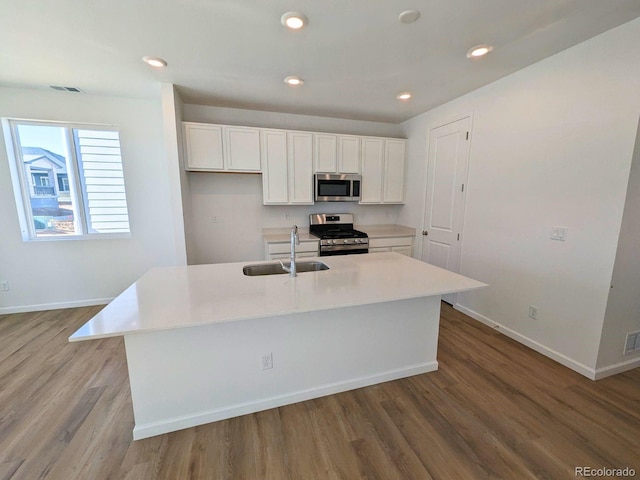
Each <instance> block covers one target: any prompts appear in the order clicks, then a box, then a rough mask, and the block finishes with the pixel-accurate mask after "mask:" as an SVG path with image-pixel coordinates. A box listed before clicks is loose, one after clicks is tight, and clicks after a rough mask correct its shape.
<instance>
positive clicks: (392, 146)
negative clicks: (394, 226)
mask: <svg viewBox="0 0 640 480" xmlns="http://www.w3.org/2000/svg"><path fill="white" fill-rule="evenodd" d="M404 164H405V141H404V140H392V139H387V140H385V153H384V188H383V197H382V201H383V202H384V203H402V202H404Z"/></svg>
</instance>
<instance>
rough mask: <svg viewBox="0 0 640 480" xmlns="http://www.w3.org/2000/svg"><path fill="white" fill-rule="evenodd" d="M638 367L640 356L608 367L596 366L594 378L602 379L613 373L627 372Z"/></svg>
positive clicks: (639, 365)
mask: <svg viewBox="0 0 640 480" xmlns="http://www.w3.org/2000/svg"><path fill="white" fill-rule="evenodd" d="M638 367H640V357H636V358H631V359H629V360H625V361H624V362H620V363H614V364H613V365H609V366H608V367H602V368H596V375H595V378H594V380H600V379H601V378H605V377H610V376H611V375H616V374H618V373H622V372H626V371H627V370H633V369H634V368H638Z"/></svg>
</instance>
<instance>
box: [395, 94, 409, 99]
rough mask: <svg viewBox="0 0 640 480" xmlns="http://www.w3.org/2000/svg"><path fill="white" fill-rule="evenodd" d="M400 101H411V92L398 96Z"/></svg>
mask: <svg viewBox="0 0 640 480" xmlns="http://www.w3.org/2000/svg"><path fill="white" fill-rule="evenodd" d="M396 98H397V99H398V100H409V99H410V98H411V94H410V93H409V92H402V93H399V94H398V95H396Z"/></svg>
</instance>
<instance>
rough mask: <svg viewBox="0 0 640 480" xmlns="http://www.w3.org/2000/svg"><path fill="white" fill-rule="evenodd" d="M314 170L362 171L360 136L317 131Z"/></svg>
mask: <svg viewBox="0 0 640 480" xmlns="http://www.w3.org/2000/svg"><path fill="white" fill-rule="evenodd" d="M314 140H315V148H314V172H316V173H360V137H358V136H356V135H336V134H331V133H315V134H314Z"/></svg>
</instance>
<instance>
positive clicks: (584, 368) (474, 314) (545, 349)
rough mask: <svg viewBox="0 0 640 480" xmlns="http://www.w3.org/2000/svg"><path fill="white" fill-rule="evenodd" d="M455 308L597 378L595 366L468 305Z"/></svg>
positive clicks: (593, 378) (592, 378) (591, 377)
mask: <svg viewBox="0 0 640 480" xmlns="http://www.w3.org/2000/svg"><path fill="white" fill-rule="evenodd" d="M453 308H455V309H456V310H459V311H460V312H462V313H464V314H466V315H469V316H470V317H471V318H473V319H475V320H478V321H479V322H481V323H484V324H485V325H488V326H489V327H491V328H495V329H497V330H498V331H499V332H501V333H503V334H505V335H506V336H507V337H509V338H512V339H514V340H515V341H517V342H519V343H522V344H523V345H525V346H527V347H529V348H531V349H533V350H535V351H536V352H538V353H541V354H542V355H544V356H545V357H549V358H550V359H552V360H555V361H556V362H558V363H560V364H562V365H564V366H565V367H567V368H570V369H571V370H573V371H575V372H578V373H579V374H580V375H584V376H585V377H587V378H589V379H590V380H597V373H596V370H594V369H593V368H590V367H587V366H586V365H584V364H582V363H580V362H577V361H575V360H573V359H572V358H569V357H567V356H566V355H563V354H562V353H559V352H556V351H555V350H553V349H551V348H549V347H546V346H545V345H543V344H541V343H539V342H536V341H535V340H532V339H531V338H529V337H527V336H525V335H522V334H521V333H518V332H516V331H515V330H512V329H510V328H509V327H505V326H504V325H502V324H500V323H498V322H494V321H493V320H491V319H490V318H488V317H485V316H484V315H481V314H479V313H478V312H476V311H474V310H471V309H469V308H467V307H464V306H462V305H460V304H459V303H456V304H455V305H454V307H453ZM616 373H619V372H616ZM611 375H613V374H611ZM605 376H606V375H605Z"/></svg>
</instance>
